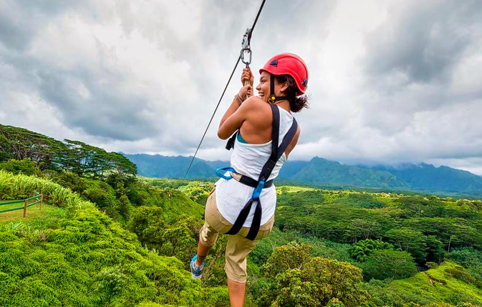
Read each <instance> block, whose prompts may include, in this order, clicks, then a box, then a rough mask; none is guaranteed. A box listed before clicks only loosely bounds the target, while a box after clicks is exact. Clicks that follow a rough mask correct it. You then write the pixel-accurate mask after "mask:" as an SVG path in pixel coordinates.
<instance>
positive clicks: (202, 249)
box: [196, 241, 211, 266]
mask: <svg viewBox="0 0 482 307" xmlns="http://www.w3.org/2000/svg"><path fill="white" fill-rule="evenodd" d="M210 250H211V246H205V245H203V244H202V243H201V241H199V243H198V244H197V259H196V265H198V266H201V265H203V263H204V260H206V256H207V255H208V254H209V251H210Z"/></svg>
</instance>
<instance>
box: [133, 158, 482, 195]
mask: <svg viewBox="0 0 482 307" xmlns="http://www.w3.org/2000/svg"><path fill="white" fill-rule="evenodd" d="M124 156H125V157H126V158H128V159H129V160H130V161H132V162H133V163H135V164H136V165H137V169H138V172H139V174H140V175H142V176H148V177H157V178H174V179H176V178H177V179H178V178H184V176H185V174H186V171H187V168H188V166H189V163H190V162H191V159H192V158H191V157H182V156H177V157H166V156H161V155H146V154H136V155H128V154H124ZM228 165H229V162H228V161H205V160H202V159H197V158H196V159H195V160H194V162H193V165H192V167H191V169H190V171H189V174H188V176H187V177H188V178H215V175H214V171H215V169H216V168H218V167H221V166H228ZM278 179H279V180H284V181H290V182H294V183H304V184H311V185H317V186H338V187H360V188H382V189H399V190H413V191H423V192H432V193H436V192H438V193H455V194H467V195H472V196H480V195H482V192H481V191H482V177H480V176H477V175H474V174H472V173H470V172H467V171H463V170H458V169H454V168H450V167H447V166H440V167H435V166H433V165H430V164H424V163H421V164H412V163H406V164H402V165H398V166H396V167H395V166H372V167H369V166H363V165H356V166H354V165H344V164H340V163H339V162H335V161H329V160H326V159H323V158H319V157H315V158H313V159H312V160H311V161H287V162H286V163H285V165H284V166H283V168H282V169H281V171H280V174H279V177H278Z"/></svg>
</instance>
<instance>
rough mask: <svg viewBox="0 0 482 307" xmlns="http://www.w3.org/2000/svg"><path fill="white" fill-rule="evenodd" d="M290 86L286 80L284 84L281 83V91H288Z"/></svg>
mask: <svg viewBox="0 0 482 307" xmlns="http://www.w3.org/2000/svg"><path fill="white" fill-rule="evenodd" d="M288 87H289V84H288V82H284V83H283V84H281V87H280V90H281V92H284V91H286V90H287V89H288Z"/></svg>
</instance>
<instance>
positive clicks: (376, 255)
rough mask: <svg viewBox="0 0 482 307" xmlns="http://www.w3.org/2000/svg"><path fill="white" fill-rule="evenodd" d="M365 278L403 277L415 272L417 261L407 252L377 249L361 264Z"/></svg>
mask: <svg viewBox="0 0 482 307" xmlns="http://www.w3.org/2000/svg"><path fill="white" fill-rule="evenodd" d="M361 267H362V269H363V277H364V278H365V280H370V279H372V278H375V279H386V278H392V279H403V278H408V277H410V276H412V275H414V274H415V273H417V269H416V268H415V263H414V261H413V258H412V256H410V254H409V253H407V252H402V251H393V250H375V251H373V253H371V254H370V255H368V256H367V257H366V259H365V262H364V263H363V264H361Z"/></svg>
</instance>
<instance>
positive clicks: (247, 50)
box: [241, 48, 252, 67]
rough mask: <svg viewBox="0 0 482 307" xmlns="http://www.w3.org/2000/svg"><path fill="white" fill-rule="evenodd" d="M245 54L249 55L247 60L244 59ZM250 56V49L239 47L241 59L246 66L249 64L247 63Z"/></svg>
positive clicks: (249, 61) (249, 62)
mask: <svg viewBox="0 0 482 307" xmlns="http://www.w3.org/2000/svg"><path fill="white" fill-rule="evenodd" d="M245 55H249V60H247V61H245V60H244V57H245ZM251 58H252V53H251V49H249V48H248V49H241V61H242V62H243V63H244V64H246V67H248V66H249V64H251Z"/></svg>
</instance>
